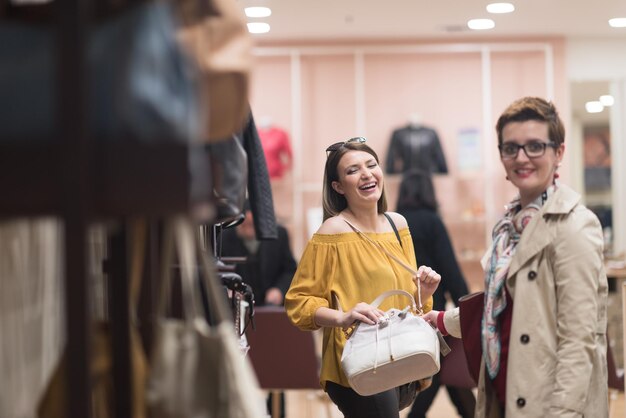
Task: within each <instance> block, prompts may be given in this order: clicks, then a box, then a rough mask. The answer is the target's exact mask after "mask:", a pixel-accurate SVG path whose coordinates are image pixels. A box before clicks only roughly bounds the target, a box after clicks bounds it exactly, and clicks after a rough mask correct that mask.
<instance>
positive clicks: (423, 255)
mask: <svg viewBox="0 0 626 418" xmlns="http://www.w3.org/2000/svg"><path fill="white" fill-rule="evenodd" d="M398 196H399V198H398V204H397V207H396V210H397V212H398V213H400V214H402V215H403V216H404V217H405V218H406V221H407V223H408V225H409V230H410V231H411V237H412V238H413V247H414V248H415V258H416V259H417V262H418V263H419V264H425V265H427V266H430V267H432V268H433V269H435V270H436V271H437V272H438V273H439V274H441V283H439V287H438V288H437V290H436V291H435V293H434V294H433V309H435V310H444V309H445V308H446V300H447V298H446V296H447V297H449V298H450V300H451V301H452V302H453V303H454V305H455V306H456V304H457V302H458V300H459V298H460V297H461V296H463V295H466V294H467V293H468V290H467V285H466V283H465V279H464V277H463V274H462V273H461V269H460V268H459V264H458V263H457V260H456V257H455V255H454V250H453V248H452V244H451V242H450V237H449V236H448V232H447V231H446V227H445V226H444V224H443V221H442V220H441V218H440V217H439V215H438V213H437V207H438V205H437V199H436V196H435V188H434V186H433V181H432V178H431V175H430V173H428V172H427V171H423V170H410V171H408V172H407V173H406V174H405V175H404V177H403V179H402V183H401V184H400V191H399V193H398ZM440 386H441V384H440V381H439V375H438V374H437V375H435V376H434V377H433V382H432V384H431V386H430V387H429V388H428V389H426V390H424V391H422V392H420V393H419V395H418V396H417V398H416V399H415V402H414V403H413V407H412V408H411V412H410V413H409V415H408V417H409V418H425V417H426V412H427V411H428V409H429V408H430V405H431V404H432V402H433V400H434V399H435V396H436V395H437V392H438V391H439V387H440ZM446 390H447V391H448V396H449V397H450V400H451V401H452V403H453V404H454V406H455V407H456V410H457V412H458V414H459V416H461V417H463V418H467V417H473V416H474V408H475V407H476V398H475V397H474V393H473V392H472V390H471V389H466V388H456V387H453V386H446Z"/></svg>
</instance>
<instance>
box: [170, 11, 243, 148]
mask: <svg viewBox="0 0 626 418" xmlns="http://www.w3.org/2000/svg"><path fill="white" fill-rule="evenodd" d="M175 4H176V6H177V9H178V13H179V15H180V20H181V22H182V25H181V27H180V28H179V29H178V34H177V36H178V39H179V41H180V43H181V45H182V46H183V48H184V49H185V50H186V51H187V52H188V54H189V56H190V57H191V58H192V60H193V61H194V62H195V63H196V66H197V67H198V70H199V73H200V77H199V78H200V94H201V100H202V105H203V108H205V109H206V110H207V112H206V115H205V116H206V120H205V122H204V124H203V125H204V126H203V129H202V131H203V132H202V134H203V139H204V140H205V141H207V142H215V141H220V140H224V139H226V138H229V137H230V136H231V135H232V134H234V133H236V132H239V131H240V130H241V128H242V127H243V125H244V122H245V120H246V117H247V115H248V112H249V106H248V88H249V73H250V71H251V68H252V38H251V36H250V34H249V33H248V28H247V26H246V20H245V18H244V16H243V13H242V10H241V7H240V5H238V4H237V3H236V2H235V0H176V2H175Z"/></svg>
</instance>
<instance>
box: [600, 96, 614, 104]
mask: <svg viewBox="0 0 626 418" xmlns="http://www.w3.org/2000/svg"><path fill="white" fill-rule="evenodd" d="M600 103H602V106H605V107H609V106H613V104H614V103H615V99H614V98H613V96H611V95H610V94H603V95H602V96H600Z"/></svg>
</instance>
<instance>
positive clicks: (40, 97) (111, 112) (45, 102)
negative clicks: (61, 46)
mask: <svg viewBox="0 0 626 418" xmlns="http://www.w3.org/2000/svg"><path fill="white" fill-rule="evenodd" d="M54 30H55V27H54V25H37V24H33V23H30V22H29V23H23V22H12V21H0V39H2V42H0V68H2V77H0V91H2V94H1V95H0V109H2V111H1V112H0V126H2V132H1V134H0V137H1V138H37V139H38V138H47V137H50V135H51V134H52V133H53V132H55V129H56V127H55V123H54V122H55V114H56V112H57V107H58V106H59V103H57V102H58V89H59V86H58V82H57V80H56V78H55V77H56V73H57V71H56V64H57V63H56V60H55V58H56V54H55V51H56V44H55V40H56V36H55V32H54ZM89 35H90V36H89V37H88V39H87V40H86V45H85V48H86V51H85V53H86V57H85V61H86V62H85V66H86V68H85V71H86V75H87V80H88V82H89V85H88V89H87V90H88V93H89V97H88V98H87V99H88V106H87V108H88V115H87V116H88V118H87V121H88V128H89V132H90V136H93V137H96V138H102V139H104V140H120V139H126V138H133V139H136V140H138V141H142V142H146V143H147V142H154V141H178V142H190V141H197V140H198V138H199V136H200V128H201V117H202V112H201V109H200V107H199V104H198V100H199V99H198V93H197V91H198V86H197V85H198V83H197V81H196V78H195V77H194V76H193V64H192V62H191V61H190V60H189V59H188V57H186V56H185V54H184V51H183V48H182V47H181V46H180V44H179V43H178V42H177V40H176V23H175V16H174V13H173V11H172V7H171V5H170V4H169V3H168V2H165V1H154V2H141V3H139V2H138V4H136V5H133V6H132V7H128V8H127V9H125V10H124V11H123V12H122V13H117V14H115V15H114V16H113V17H110V18H108V19H105V20H103V21H98V22H95V23H94V24H93V29H92V30H90V31H89Z"/></svg>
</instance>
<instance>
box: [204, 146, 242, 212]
mask: <svg viewBox="0 0 626 418" xmlns="http://www.w3.org/2000/svg"><path fill="white" fill-rule="evenodd" d="M205 148H206V153H207V158H208V160H209V165H210V167H211V174H212V181H213V201H214V203H215V209H216V215H215V223H230V222H232V221H235V220H238V219H240V218H241V220H243V217H242V213H243V205H244V203H245V200H246V185H247V184H248V156H247V154H246V151H245V150H244V149H243V146H242V145H241V143H240V140H239V138H238V137H237V136H235V135H233V136H232V137H231V139H229V140H227V141H220V142H214V143H210V144H205Z"/></svg>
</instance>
